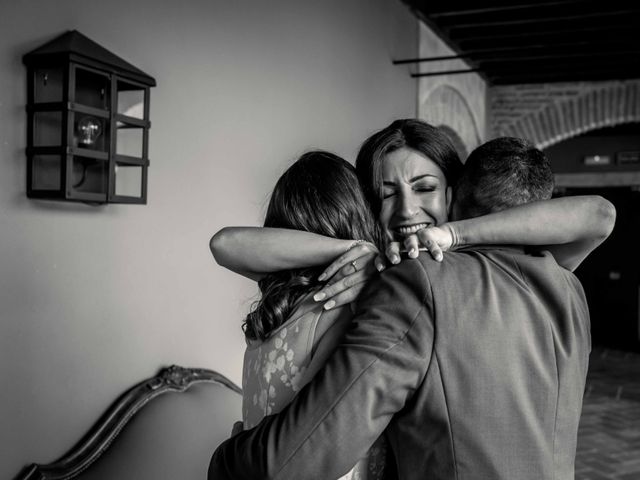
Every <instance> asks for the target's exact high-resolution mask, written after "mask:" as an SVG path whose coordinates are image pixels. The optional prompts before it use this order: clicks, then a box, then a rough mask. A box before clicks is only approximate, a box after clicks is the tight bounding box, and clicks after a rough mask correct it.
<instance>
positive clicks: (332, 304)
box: [323, 300, 336, 310]
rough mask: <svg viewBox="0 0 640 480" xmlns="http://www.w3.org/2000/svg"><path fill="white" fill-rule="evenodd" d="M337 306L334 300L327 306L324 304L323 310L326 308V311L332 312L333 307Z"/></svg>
mask: <svg viewBox="0 0 640 480" xmlns="http://www.w3.org/2000/svg"><path fill="white" fill-rule="evenodd" d="M335 305H336V302H334V301H333V300H329V301H328V302H327V303H325V304H324V307H323V308H324V309H325V310H330V309H332V308H333V307H335Z"/></svg>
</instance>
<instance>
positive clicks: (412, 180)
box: [409, 173, 438, 182]
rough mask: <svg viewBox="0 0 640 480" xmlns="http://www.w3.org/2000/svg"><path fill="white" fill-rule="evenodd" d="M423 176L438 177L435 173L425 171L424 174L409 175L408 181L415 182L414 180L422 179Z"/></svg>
mask: <svg viewBox="0 0 640 480" xmlns="http://www.w3.org/2000/svg"><path fill="white" fill-rule="evenodd" d="M424 177H433V178H438V177H437V176H435V175H431V174H430V173H425V174H424V175H417V176H415V177H411V178H410V179H409V181H410V182H416V181H418V180H422V179H423V178H424Z"/></svg>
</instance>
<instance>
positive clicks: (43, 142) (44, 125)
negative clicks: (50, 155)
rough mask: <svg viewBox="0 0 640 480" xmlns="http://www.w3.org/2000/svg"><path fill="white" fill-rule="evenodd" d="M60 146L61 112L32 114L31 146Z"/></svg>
mask: <svg viewBox="0 0 640 480" xmlns="http://www.w3.org/2000/svg"><path fill="white" fill-rule="evenodd" d="M61 144H62V112H35V113H34V114H33V145H34V146H35V147H54V146H58V145H61Z"/></svg>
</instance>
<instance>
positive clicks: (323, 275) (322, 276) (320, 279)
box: [318, 273, 327, 282]
mask: <svg viewBox="0 0 640 480" xmlns="http://www.w3.org/2000/svg"><path fill="white" fill-rule="evenodd" d="M325 278H327V274H326V273H323V274H322V275H320V276H319V277H318V281H319V282H321V281H322V280H324V279H325Z"/></svg>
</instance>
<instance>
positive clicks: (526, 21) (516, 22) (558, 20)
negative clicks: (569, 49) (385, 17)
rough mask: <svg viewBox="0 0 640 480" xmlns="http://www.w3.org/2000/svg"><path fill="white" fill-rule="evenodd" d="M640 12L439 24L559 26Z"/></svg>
mask: <svg viewBox="0 0 640 480" xmlns="http://www.w3.org/2000/svg"><path fill="white" fill-rule="evenodd" d="M638 14H640V9H638V8H629V9H621V10H613V11H611V10H607V11H601V12H588V13H578V14H574V15H561V16H555V17H548V18H540V17H536V16H535V15H534V16H532V17H528V18H518V19H516V20H500V21H486V20H482V21H477V22H468V23H455V24H452V25H451V26H447V25H444V24H440V28H442V29H444V30H446V31H449V32H451V35H453V32H456V31H458V32H459V31H462V30H465V29H471V28H483V29H484V28H496V27H497V28H500V27H516V26H517V27H518V28H520V27H522V26H523V25H535V26H539V25H546V24H554V23H560V24H561V27H562V26H564V25H566V23H567V22H573V23H576V22H579V21H582V20H594V21H597V23H603V22H606V20H603V18H610V17H621V18H622V19H624V20H628V17H629V16H637V15H638Z"/></svg>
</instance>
